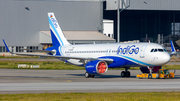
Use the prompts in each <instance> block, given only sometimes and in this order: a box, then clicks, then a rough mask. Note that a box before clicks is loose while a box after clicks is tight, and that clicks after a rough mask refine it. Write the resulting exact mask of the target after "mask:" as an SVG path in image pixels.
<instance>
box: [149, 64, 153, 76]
mask: <svg viewBox="0 0 180 101" xmlns="http://www.w3.org/2000/svg"><path fill="white" fill-rule="evenodd" d="M148 68H149V72H150V73H149V74H148V79H152V69H153V67H149V66H148Z"/></svg>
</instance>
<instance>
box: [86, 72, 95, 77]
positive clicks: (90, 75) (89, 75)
mask: <svg viewBox="0 0 180 101" xmlns="http://www.w3.org/2000/svg"><path fill="white" fill-rule="evenodd" d="M84 76H85V77H86V78H94V76H95V75H92V74H89V73H88V72H86V73H85V74H84Z"/></svg>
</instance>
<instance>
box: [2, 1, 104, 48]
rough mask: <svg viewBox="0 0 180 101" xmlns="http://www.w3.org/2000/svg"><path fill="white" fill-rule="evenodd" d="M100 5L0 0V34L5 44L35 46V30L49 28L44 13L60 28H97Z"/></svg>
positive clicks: (67, 29) (79, 2)
mask: <svg viewBox="0 0 180 101" xmlns="http://www.w3.org/2000/svg"><path fill="white" fill-rule="evenodd" d="M100 4H101V2H100V1H47V0H45V1H35V0H27V1H23V0H0V14H1V19H0V22H1V23H0V37H1V39H5V40H6V42H7V43H8V45H9V46H17V45H19V46H38V45H39V32H40V31H48V30H49V23H48V17H47V12H54V13H55V16H56V18H57V20H58V22H59V24H60V26H61V28H62V30H64V31H98V28H99V27H102V26H101V21H102V19H103V18H102V17H101V15H100V14H101V11H100ZM0 46H3V43H2V41H0Z"/></svg>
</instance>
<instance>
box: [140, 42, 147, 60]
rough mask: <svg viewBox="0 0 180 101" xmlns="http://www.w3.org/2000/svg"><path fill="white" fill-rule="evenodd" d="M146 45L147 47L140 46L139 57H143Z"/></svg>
mask: <svg viewBox="0 0 180 101" xmlns="http://www.w3.org/2000/svg"><path fill="white" fill-rule="evenodd" d="M146 47H147V45H143V46H142V47H141V50H140V58H144V57H145V50H146Z"/></svg>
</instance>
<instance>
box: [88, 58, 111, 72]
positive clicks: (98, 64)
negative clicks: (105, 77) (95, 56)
mask: <svg viewBox="0 0 180 101" xmlns="http://www.w3.org/2000/svg"><path fill="white" fill-rule="evenodd" d="M85 69H86V71H87V72H88V73H89V74H105V73H106V72H107V70H108V65H107V63H106V62H105V61H101V60H94V61H90V62H88V63H87V64H86V66H85Z"/></svg>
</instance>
